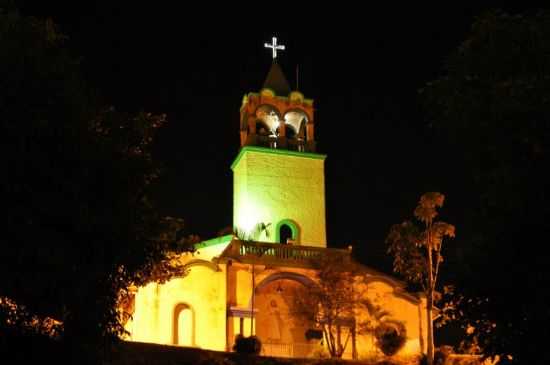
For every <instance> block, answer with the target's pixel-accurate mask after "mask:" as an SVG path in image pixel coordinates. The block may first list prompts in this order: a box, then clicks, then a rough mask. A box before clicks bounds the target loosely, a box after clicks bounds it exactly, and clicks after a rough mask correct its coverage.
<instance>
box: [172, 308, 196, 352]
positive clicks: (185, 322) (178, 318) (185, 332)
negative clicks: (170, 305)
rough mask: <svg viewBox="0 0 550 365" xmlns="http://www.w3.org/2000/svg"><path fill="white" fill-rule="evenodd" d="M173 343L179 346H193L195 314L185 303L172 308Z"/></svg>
mask: <svg viewBox="0 0 550 365" xmlns="http://www.w3.org/2000/svg"><path fill="white" fill-rule="evenodd" d="M173 323H174V326H173V343H174V345H179V346H195V313H194V311H193V309H192V308H191V307H190V306H189V305H188V304H186V303H179V304H177V305H176V307H175V308H174V322H173Z"/></svg>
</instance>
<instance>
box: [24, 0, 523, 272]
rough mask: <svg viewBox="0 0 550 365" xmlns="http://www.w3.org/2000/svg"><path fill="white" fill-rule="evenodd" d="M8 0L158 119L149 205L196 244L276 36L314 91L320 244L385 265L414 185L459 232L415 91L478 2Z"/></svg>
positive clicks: (205, 232)
mask: <svg viewBox="0 0 550 365" xmlns="http://www.w3.org/2000/svg"><path fill="white" fill-rule="evenodd" d="M43 3H47V4H43ZM21 4H22V5H21V6H20V8H21V10H22V12H23V13H24V14H25V15H37V16H40V17H45V16H49V17H52V18H53V20H54V21H55V22H56V23H58V24H59V25H60V29H61V31H62V32H63V33H65V34H67V35H68V37H69V38H68V40H67V46H68V47H69V48H70V49H71V50H72V51H73V52H74V54H75V55H78V56H80V57H82V66H83V69H84V72H85V75H86V77H87V79H88V80H89V82H90V84H92V85H93V86H94V87H95V88H97V89H98V90H99V91H100V93H101V95H102V96H103V98H104V100H105V102H106V103H108V104H112V105H114V106H115V107H116V108H117V109H119V110H124V111H139V110H144V111H149V112H154V113H166V114H167V116H168V120H169V123H168V125H167V126H166V127H165V128H164V129H163V130H162V131H161V132H160V133H159V135H158V140H157V144H156V148H155V154H156V157H157V158H158V159H159V160H160V161H161V162H162V164H163V165H164V171H165V173H164V176H163V178H162V183H161V188H160V189H159V192H158V193H159V198H160V203H161V204H160V209H161V210H162V212H163V214H166V215H171V216H178V217H181V218H184V219H185V221H186V222H187V230H188V232H187V233H193V234H199V235H200V236H201V237H202V238H204V239H208V238H212V237H214V236H215V235H216V234H217V232H218V231H219V230H221V229H223V228H225V227H228V226H231V222H232V174H231V170H230V168H229V166H230V164H231V162H232V161H233V159H234V157H235V156H236V154H237V152H238V149H239V133H238V132H239V107H240V104H241V100H242V97H243V95H244V94H245V93H248V92H258V91H259V90H260V88H261V85H262V83H263V80H264V78H265V76H266V74H267V71H268V70H269V67H270V64H271V53H270V51H269V50H267V49H265V48H264V47H263V44H264V43H265V42H269V41H270V40H271V37H272V36H277V37H278V39H279V42H280V43H282V44H284V45H285V46H286V51H284V52H282V53H281V54H280V57H279V63H280V64H281V66H282V68H283V70H284V71H285V74H286V76H287V78H288V80H289V82H290V84H291V86H292V87H293V88H294V87H295V86H296V66H297V65H299V75H300V76H299V89H300V91H302V92H303V93H304V94H305V96H306V98H313V99H314V100H315V104H314V105H315V107H316V115H315V122H316V139H317V141H318V152H319V153H324V154H327V155H328V158H327V159H326V200H327V222H328V227H327V230H328V240H329V245H330V246H332V247H346V246H348V245H350V244H352V245H353V246H354V248H355V250H357V252H358V253H359V257H360V258H361V259H362V261H364V262H365V263H368V264H370V265H372V266H375V267H378V268H382V269H388V268H389V266H388V264H389V257H388V256H387V255H386V254H385V244H384V239H385V237H386V235H387V233H388V231H389V228H390V226H391V225H392V224H393V223H398V222H401V221H403V220H404V219H406V218H410V217H412V211H413V209H414V207H415V206H416V203H417V201H418V198H419V197H420V195H421V194H422V193H424V192H427V191H440V192H442V193H444V194H446V196H447V201H446V205H445V207H444V208H443V216H442V218H443V219H445V220H447V221H449V222H450V223H453V224H455V225H456V226H457V234H458V235H460V228H461V217H463V216H464V215H465V214H467V202H465V201H464V200H465V199H464V198H465V197H464V196H462V195H461V194H462V193H461V189H460V180H461V177H460V176H456V175H455V172H454V169H453V164H452V155H453V154H452V153H449V152H443V150H442V149H441V148H439V147H440V146H439V145H438V142H437V141H436V140H435V139H434V138H433V133H432V131H431V130H430V128H429V126H428V124H427V122H426V121H425V119H424V117H423V114H422V112H421V110H420V107H419V103H418V100H417V91H418V89H419V88H421V87H422V86H423V85H425V84H426V83H427V82H429V81H430V80H434V79H436V78H438V77H440V76H441V75H442V74H443V71H444V70H443V66H444V62H445V58H446V57H447V55H448V54H449V53H450V52H451V51H452V50H454V49H455V48H456V47H457V46H458V45H459V44H460V42H461V41H462V40H464V39H465V38H466V36H467V34H468V30H469V28H470V26H471V23H472V21H473V19H474V16H476V15H478V14H481V13H482V12H483V11H484V10H487V9H489V7H488V6H480V5H477V6H475V7H471V6H470V7H468V6H465V5H464V4H463V3H461V4H462V7H459V6H458V5H449V4H448V3H447V2H445V3H444V4H442V5H440V6H439V7H427V6H424V7H422V5H418V4H415V7H414V8H412V7H409V8H402V7H400V8H397V6H391V5H386V6H381V5H376V6H373V5H368V6H370V7H365V8H364V9H360V8H359V7H357V8H345V9H342V10H337V9H334V8H328V7H327V8H325V9H319V8H317V7H316V8H313V7H311V8H308V9H306V10H300V11H298V10H296V9H294V8H293V7H288V5H283V4H279V5H280V7H279V6H277V4H273V3H272V4H271V7H270V8H256V6H257V3H244V2H239V3H235V7H233V8H231V7H228V8H225V9H222V8H217V7H216V6H215V5H214V3H210V4H207V6H206V7H203V8H202V9H195V8H193V9H191V8H188V9H182V5H183V3H182V2H165V3H163V2H151V1H148V2H146V5H140V3H139V2H125V1H117V2H115V1H111V2H104V1H96V2H93V1H92V2H88V5H83V4H82V3H81V2H72V4H65V3H56V2H55V1H53V2H44V1H26V2H22V3H21ZM169 4H171V5H169ZM501 8H502V7H501ZM504 9H505V10H508V11H517V10H520V11H521V10H525V9H526V8H506V7H504ZM245 10H246V11H245ZM230 14H231V15H230ZM465 148H467V141H465ZM455 153H460V151H455Z"/></svg>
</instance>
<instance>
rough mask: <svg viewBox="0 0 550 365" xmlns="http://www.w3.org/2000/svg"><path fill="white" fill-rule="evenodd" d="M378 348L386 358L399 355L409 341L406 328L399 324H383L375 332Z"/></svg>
mask: <svg viewBox="0 0 550 365" xmlns="http://www.w3.org/2000/svg"><path fill="white" fill-rule="evenodd" d="M374 336H375V337H376V346H377V347H378V348H379V349H380V351H382V352H383V353H384V355H386V356H392V355H395V354H396V353H397V351H399V350H400V349H401V348H402V347H403V346H404V345H405V341H406V340H407V336H406V330H405V326H403V324H401V323H398V322H391V323H382V324H381V325H379V326H378V327H376V329H375V330H374Z"/></svg>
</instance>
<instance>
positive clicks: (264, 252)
mask: <svg viewBox="0 0 550 365" xmlns="http://www.w3.org/2000/svg"><path fill="white" fill-rule="evenodd" d="M327 256H333V257H334V256H336V257H341V259H342V263H343V264H345V263H348V262H349V261H350V260H351V257H350V251H348V250H342V249H335V248H322V247H311V246H300V245H283V244H280V243H268V242H252V241H241V240H233V241H232V242H231V243H230V245H229V246H228V247H227V248H226V249H225V251H224V253H223V254H222V257H224V258H228V259H229V258H232V259H235V260H237V261H239V262H242V263H247V264H261V265H284V266H293V267H312V266H313V264H314V263H315V261H318V260H320V259H322V258H323V257H327Z"/></svg>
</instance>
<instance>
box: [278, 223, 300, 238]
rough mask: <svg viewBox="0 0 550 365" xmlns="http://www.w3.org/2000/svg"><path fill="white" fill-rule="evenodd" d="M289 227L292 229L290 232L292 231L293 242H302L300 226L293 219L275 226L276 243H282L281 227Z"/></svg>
mask: <svg viewBox="0 0 550 365" xmlns="http://www.w3.org/2000/svg"><path fill="white" fill-rule="evenodd" d="M285 224H286V225H287V226H288V227H290V230H291V231H292V240H294V241H295V242H296V243H299V242H300V227H299V226H298V223H296V222H295V221H293V220H291V219H283V220H281V221H279V223H277V225H276V226H275V242H281V227H282V226H283V225H285Z"/></svg>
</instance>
